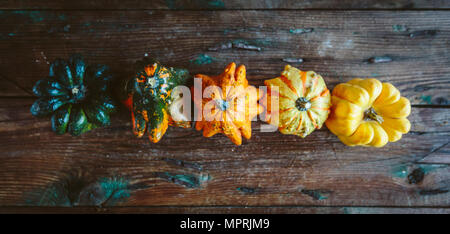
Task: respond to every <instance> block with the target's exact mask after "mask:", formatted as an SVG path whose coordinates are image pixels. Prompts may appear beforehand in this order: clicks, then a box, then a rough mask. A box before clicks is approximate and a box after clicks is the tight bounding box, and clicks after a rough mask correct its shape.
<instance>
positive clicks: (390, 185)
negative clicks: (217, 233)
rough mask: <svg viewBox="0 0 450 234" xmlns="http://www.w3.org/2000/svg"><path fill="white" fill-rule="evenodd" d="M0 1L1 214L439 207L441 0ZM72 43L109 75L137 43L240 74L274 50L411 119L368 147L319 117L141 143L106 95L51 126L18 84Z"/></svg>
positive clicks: (180, 63)
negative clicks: (308, 122)
mask: <svg viewBox="0 0 450 234" xmlns="http://www.w3.org/2000/svg"><path fill="white" fill-rule="evenodd" d="M262 2H263V3H262ZM0 8H1V9H2V10H1V11H0V53H1V56H0V69H1V70H0V142H1V144H0V212H1V213H9V212H26V213H28V212H45V213H46V212H65V213H66V212H69V213H70V212H107V213H127V212H149V213H179V212H183V213H216V212H220V213H255V212H258V213H398V212H399V213H450V192H449V190H450V167H449V164H450V146H449V139H450V137H449V136H450V124H449V123H448V121H449V119H450V109H449V107H450V105H449V104H450V102H449V100H450V12H449V9H450V1H444V0H429V1H425V0H400V1H375V0H366V1H357V2H356V1H351V0H343V1H337V0H320V1H293V0H279V1H276V0H269V1H257V0H249V1H237V0H230V1H221V0H210V1H208V0H198V1H187V0H166V1H162V0H161V1H151V2H150V1H128V2H127V3H123V2H122V1H119V0H113V1H106V0H97V1H90V0H78V1H71V0H62V1H56V0H51V1H48V0H46V1H43V0H37V1H36V0H22V1H14V0H3V1H1V2H0ZM72 53H82V54H84V56H85V57H86V58H87V60H88V61H89V62H91V63H103V64H107V65H109V66H110V67H111V68H112V69H113V70H114V72H115V73H116V74H117V76H118V77H126V76H129V73H130V72H131V71H132V64H133V63H134V62H135V61H136V60H138V59H140V58H142V57H143V56H144V55H145V54H148V55H149V56H153V57H156V58H158V59H159V60H160V61H161V62H162V63H164V64H167V65H169V66H175V67H185V68H187V69H189V71H190V72H191V73H192V74H196V73H200V72H201V73H205V74H218V73H220V72H221V71H222V70H223V68H224V67H225V66H226V64H227V63H229V62H231V61H235V62H237V63H239V64H245V65H246V67H247V77H248V79H249V82H250V83H251V84H253V85H256V86H259V85H263V80H264V79H268V78H273V77H276V76H277V75H278V74H279V73H280V72H281V70H282V69H283V67H284V65H286V64H291V65H293V66H296V67H299V68H301V69H302V70H314V71H316V72H318V73H320V74H321V75H322V76H323V77H324V78H325V80H326V82H327V84H328V86H329V88H330V89H332V88H333V87H334V86H335V85H336V84H338V83H340V82H346V81H348V80H350V79H352V78H354V77H373V78H377V79H380V80H381V81H383V82H391V83H392V84H394V85H395V86H396V87H398V88H399V90H400V91H401V93H402V95H403V96H406V97H407V98H409V99H410V101H411V103H412V107H413V108H412V113H411V116H410V117H409V119H410V121H411V123H412V129H411V132H409V133H408V134H406V135H404V137H403V139H402V140H401V141H399V142H396V143H390V144H388V145H387V146H386V147H383V148H379V149H375V148H364V147H347V146H345V145H343V144H342V143H341V142H340V141H339V140H338V138H337V137H336V136H334V135H333V134H331V133H330V132H329V131H328V130H327V129H326V127H323V128H322V129H320V130H318V131H316V132H314V133H313V134H311V135H310V136H308V137H307V138H305V139H301V138H299V137H295V136H289V135H282V134H280V133H278V132H275V133H263V132H261V131H260V126H261V124H262V122H261V121H258V122H254V123H253V131H252V134H253V136H252V138H251V139H250V140H247V141H244V143H243V145H242V146H234V145H233V144H232V143H231V141H230V140H229V139H227V138H226V137H225V136H223V135H217V136H214V137H212V138H204V137H202V133H201V132H197V131H195V130H194V129H181V128H174V127H171V128H170V129H169V130H168V132H167V133H166V135H165V136H164V138H163V139H162V140H161V142H159V143H158V144H151V143H150V142H149V141H148V139H147V138H142V139H137V138H135V137H134V136H133V134H132V132H131V124H130V116H129V115H128V113H127V112H126V111H125V110H124V109H121V110H120V112H119V114H117V115H115V117H114V118H113V125H112V126H111V127H106V128H102V129H96V130H93V131H91V132H89V133H86V134H84V135H82V136H80V137H72V136H70V135H68V134H66V135H62V136H59V135H56V134H55V133H53V132H52V131H51V127H50V120H49V118H41V119H39V118H35V117H33V116H31V114H30V111H29V109H30V106H31V104H32V103H33V102H34V100H35V99H36V98H35V97H34V96H33V94H32V92H31V89H32V87H33V85H34V83H35V82H36V81H38V80H39V79H42V78H44V77H45V76H46V75H47V74H48V70H49V63H51V62H52V61H53V60H54V59H56V58H66V59H67V58H68V57H69V55H70V54H72ZM300 59H302V60H303V62H302V63H299V61H300Z"/></svg>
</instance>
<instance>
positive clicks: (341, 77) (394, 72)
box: [0, 11, 450, 105]
mask: <svg viewBox="0 0 450 234" xmlns="http://www.w3.org/2000/svg"><path fill="white" fill-rule="evenodd" d="M449 16H450V12H448V11H433V12H415V11H414V12H386V11H345V12H335V11H325V12H323V11H3V12H1V13H0V19H1V21H0V35H2V40H0V53H1V54H2V58H1V59H0V69H1V75H2V77H3V79H0V87H1V86H4V85H9V86H10V85H11V84H12V83H11V82H13V84H15V85H16V86H18V87H19V88H17V89H5V90H2V91H3V92H2V93H1V94H0V95H1V96H17V95H19V92H18V91H17V90H25V91H27V92H30V90H31V88H32V86H33V84H34V83H35V82H36V81H37V80H39V79H41V78H42V77H45V76H46V75H47V73H48V68H49V63H50V62H51V61H53V60H54V59H56V58H58V57H65V58H67V57H68V56H69V55H70V54H71V53H74V52H78V53H82V54H84V55H85V56H86V57H87V59H88V60H89V61H91V62H98V63H105V64H108V65H110V66H111V67H112V68H113V69H114V70H115V71H116V72H117V74H118V76H120V77H126V76H127V74H129V72H130V71H131V69H132V66H131V64H132V63H133V62H134V61H136V60H137V59H140V58H141V57H143V56H144V54H146V53H147V54H149V55H150V56H154V57H157V58H159V59H160V60H161V61H162V62H163V63H166V64H168V65H172V66H178V67H185V68H188V69H189V70H190V71H191V73H200V72H201V73H209V74H215V73H219V72H220V71H221V70H222V69H223V67H224V66H225V65H226V64H227V63H229V62H231V61H236V62H237V63H243V64H245V65H246V66H247V69H248V72H247V74H248V78H249V80H250V82H251V83H252V84H254V85H262V84H263V80H264V79H267V78H273V77H276V76H277V75H278V74H279V73H280V71H281V70H282V69H283V66H284V65H285V64H287V63H291V64H293V65H295V66H299V67H300V68H302V69H304V70H315V71H317V72H319V73H320V74H322V76H323V77H324V78H325V80H326V81H327V83H328V85H329V87H330V88H332V87H334V86H335V85H336V84H337V83H340V82H345V81H348V80H350V79H352V78H354V77H375V78H379V79H380V80H382V81H386V82H392V83H393V84H394V85H396V86H397V87H398V88H399V89H400V90H401V92H402V94H403V95H404V96H406V97H408V98H409V99H410V100H411V101H412V103H413V104H416V105H422V104H425V105H449V101H448V100H449V99H450V96H449V95H450V85H449V83H450V46H449V40H450V35H449V34H450V17H449ZM299 58H302V59H303V63H302V64H298V63H297V62H295V61H296V60H297V59H299ZM22 94H23V95H27V94H24V93H22Z"/></svg>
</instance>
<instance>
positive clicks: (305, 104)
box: [295, 97, 311, 111]
mask: <svg viewBox="0 0 450 234" xmlns="http://www.w3.org/2000/svg"><path fill="white" fill-rule="evenodd" d="M295 106H296V107H297V109H298V110H299V111H306V110H308V109H309V108H311V102H309V101H308V100H307V99H306V98H304V97H300V98H298V99H297V101H295Z"/></svg>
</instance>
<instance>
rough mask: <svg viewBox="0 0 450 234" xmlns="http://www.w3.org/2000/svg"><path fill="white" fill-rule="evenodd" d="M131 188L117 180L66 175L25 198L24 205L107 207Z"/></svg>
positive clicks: (120, 198)
mask: <svg viewBox="0 0 450 234" xmlns="http://www.w3.org/2000/svg"><path fill="white" fill-rule="evenodd" d="M131 187H132V186H131V185H130V183H129V181H128V180H126V179H124V178H121V177H115V176H113V177H102V178H99V179H95V178H92V177H91V176H89V175H87V174H83V173H80V174H76V173H75V174H70V175H69V176H67V177H65V178H62V179H61V180H59V181H57V182H55V183H52V184H50V185H49V186H48V187H47V188H45V189H42V190H36V191H33V192H31V193H30V194H28V195H27V198H26V199H25V201H26V204H28V205H39V206H67V207H70V206H92V205H94V206H110V205H114V204H117V203H118V202H124V201H126V199H127V198H129V197H130V193H131Z"/></svg>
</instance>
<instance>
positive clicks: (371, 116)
mask: <svg viewBox="0 0 450 234" xmlns="http://www.w3.org/2000/svg"><path fill="white" fill-rule="evenodd" d="M364 120H366V121H368V120H373V121H376V122H378V123H380V124H381V123H383V121H384V119H383V117H382V116H381V115H379V114H378V113H377V112H376V111H375V110H374V109H373V107H370V108H369V109H368V110H366V111H365V112H364Z"/></svg>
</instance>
